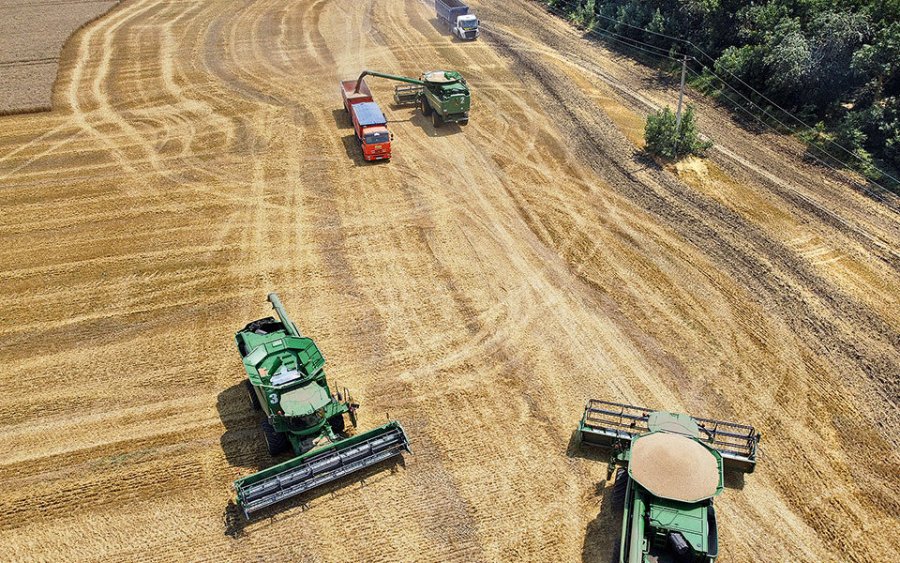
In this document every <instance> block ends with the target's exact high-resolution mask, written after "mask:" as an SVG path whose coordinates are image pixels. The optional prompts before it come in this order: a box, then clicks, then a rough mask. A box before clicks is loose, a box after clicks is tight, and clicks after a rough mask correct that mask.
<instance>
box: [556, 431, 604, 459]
mask: <svg viewBox="0 0 900 563" xmlns="http://www.w3.org/2000/svg"><path fill="white" fill-rule="evenodd" d="M566 457H569V458H576V457H577V458H579V459H586V460H588V461H596V462H598V463H603V464H606V463H608V462H609V453H608V452H605V451H603V450H601V449H599V448H596V447H591V446H584V445H582V444H581V443H579V441H578V430H573V431H572V434H571V435H570V436H569V443H568V444H567V445H566Z"/></svg>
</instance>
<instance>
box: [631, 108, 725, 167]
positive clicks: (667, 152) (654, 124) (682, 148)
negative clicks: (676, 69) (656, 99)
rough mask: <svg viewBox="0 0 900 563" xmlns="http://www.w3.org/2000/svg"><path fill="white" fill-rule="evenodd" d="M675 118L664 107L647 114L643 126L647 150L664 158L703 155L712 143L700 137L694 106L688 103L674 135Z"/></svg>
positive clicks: (673, 114)
mask: <svg viewBox="0 0 900 563" xmlns="http://www.w3.org/2000/svg"><path fill="white" fill-rule="evenodd" d="M676 125H677V118H676V116H675V113H674V112H673V111H672V110H671V108H669V106H666V107H664V108H663V109H661V110H659V111H658V112H656V113H652V114H650V115H648V116H647V123H646V125H645V126H644V141H645V142H646V148H647V151H648V152H649V153H650V154H654V155H656V156H662V157H665V158H673V159H674V158H680V157H683V156H687V155H690V154H693V155H698V156H700V155H703V154H704V153H705V152H706V151H707V150H709V148H710V147H712V143H711V142H710V141H704V140H702V139H701V138H700V134H699V133H698V131H697V122H696V119H695V116H694V106H692V105H690V104H688V106H687V109H686V110H685V112H684V114H683V115H682V116H681V127H680V129H678V131H677V135H676Z"/></svg>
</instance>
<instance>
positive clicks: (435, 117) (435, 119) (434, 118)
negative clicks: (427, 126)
mask: <svg viewBox="0 0 900 563" xmlns="http://www.w3.org/2000/svg"><path fill="white" fill-rule="evenodd" d="M431 124H432V125H434V128H435V129H437V128H438V127H440V126H441V125H443V124H444V119H443V118H442V117H441V116H440V114H439V113H437V112H434V113H432V114H431Z"/></svg>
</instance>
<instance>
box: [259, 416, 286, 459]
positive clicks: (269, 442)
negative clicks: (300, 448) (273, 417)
mask: <svg viewBox="0 0 900 563" xmlns="http://www.w3.org/2000/svg"><path fill="white" fill-rule="evenodd" d="M260 426H262V429H263V434H264V435H265V437H266V447H267V448H268V449H269V455H270V456H273V457H274V456H276V455H278V454H280V453H281V452H283V451H285V450H286V449H287V448H288V446H289V445H290V442H288V439H287V436H285V435H284V434H282V433H281V432H276V431H275V429H274V428H272V425H271V424H269V421H268V420H264V421H262V424H261V425H260Z"/></svg>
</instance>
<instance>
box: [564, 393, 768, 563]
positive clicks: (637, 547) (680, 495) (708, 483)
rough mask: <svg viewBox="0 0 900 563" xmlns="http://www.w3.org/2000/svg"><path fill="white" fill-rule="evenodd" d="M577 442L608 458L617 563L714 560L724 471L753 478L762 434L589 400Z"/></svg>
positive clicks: (726, 424)
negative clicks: (616, 516)
mask: <svg viewBox="0 0 900 563" xmlns="http://www.w3.org/2000/svg"><path fill="white" fill-rule="evenodd" d="M577 439H578V441H579V443H581V444H586V445H591V446H596V447H599V448H601V449H603V450H605V451H607V452H608V453H609V455H610V462H609V469H608V473H607V479H609V478H611V477H612V475H613V472H615V473H616V480H615V483H614V485H613V492H612V503H613V508H614V509H621V510H623V511H624V513H623V516H622V527H621V538H620V543H619V552H618V555H617V556H616V557H615V558H614V561H619V562H620V563H653V562H660V563H661V562H673V563H712V562H713V561H715V559H716V557H717V556H718V553H719V540H718V537H719V536H718V528H717V525H716V512H715V509H714V508H713V497H715V496H717V495H719V494H720V493H721V492H722V490H723V488H724V482H725V481H724V472H725V471H737V472H742V473H752V472H753V470H754V469H755V467H756V456H757V449H758V446H759V440H760V434H759V433H758V432H757V431H756V430H755V429H754V428H753V427H752V426H747V425H744V424H736V423H733V422H724V421H719V420H710V419H702V418H692V417H690V416H688V415H685V414H675V413H668V412H655V411H653V410H652V409H646V408H643V407H635V406H632V405H623V404H619V403H611V402H607V401H598V400H590V401H588V403H587V405H586V406H585V409H584V415H583V416H582V418H581V422H580V424H579V425H578V430H577Z"/></svg>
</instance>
